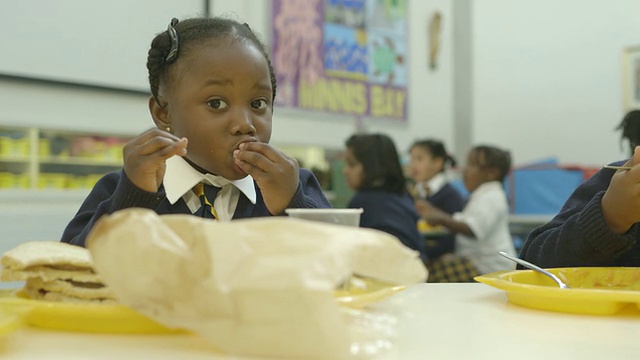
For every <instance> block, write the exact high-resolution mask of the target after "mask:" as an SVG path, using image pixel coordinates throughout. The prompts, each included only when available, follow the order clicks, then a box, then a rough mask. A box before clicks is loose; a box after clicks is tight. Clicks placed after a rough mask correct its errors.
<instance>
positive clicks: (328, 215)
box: [285, 208, 362, 226]
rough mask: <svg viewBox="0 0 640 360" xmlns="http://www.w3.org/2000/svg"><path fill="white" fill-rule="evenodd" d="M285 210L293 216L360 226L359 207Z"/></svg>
mask: <svg viewBox="0 0 640 360" xmlns="http://www.w3.org/2000/svg"><path fill="white" fill-rule="evenodd" d="M285 212H286V213H287V214H288V215H289V216H290V217H292V218H298V219H305V220H313V221H321V222H326V223H332V224H339V225H347V226H360V214H362V208H359V209H286V210H285Z"/></svg>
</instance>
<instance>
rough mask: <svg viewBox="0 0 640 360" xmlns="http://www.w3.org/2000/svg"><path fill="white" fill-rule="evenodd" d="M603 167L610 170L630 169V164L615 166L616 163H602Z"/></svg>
mask: <svg viewBox="0 0 640 360" xmlns="http://www.w3.org/2000/svg"><path fill="white" fill-rule="evenodd" d="M602 168H603V169H611V170H625V171H626V170H631V169H632V166H616V165H604V166H603V167H602Z"/></svg>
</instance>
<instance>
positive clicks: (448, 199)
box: [425, 183, 467, 260]
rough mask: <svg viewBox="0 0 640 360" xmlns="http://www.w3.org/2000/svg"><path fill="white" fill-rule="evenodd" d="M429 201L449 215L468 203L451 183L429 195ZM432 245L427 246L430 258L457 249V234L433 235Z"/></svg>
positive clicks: (460, 209) (459, 210)
mask: <svg viewBox="0 0 640 360" xmlns="http://www.w3.org/2000/svg"><path fill="white" fill-rule="evenodd" d="M427 201H429V203H430V204H431V205H433V206H435V207H437V208H438V209H440V210H442V211H444V212H446V213H447V214H449V215H453V214H454V213H457V212H461V211H462V209H464V205H465V204H466V202H467V201H466V199H465V198H464V197H463V196H462V195H461V194H460V192H459V191H458V190H456V188H454V187H453V186H452V185H451V184H449V183H447V184H445V185H444V186H443V187H442V188H440V190H438V192H436V193H435V194H431V195H430V196H428V197H427ZM430 240H435V241H431V242H430V246H427V247H425V250H426V252H427V256H428V257H429V259H432V260H433V259H436V258H438V257H440V256H442V255H444V254H447V253H452V252H454V250H455V241H456V237H455V234H453V233H451V234H444V235H437V236H431V237H430Z"/></svg>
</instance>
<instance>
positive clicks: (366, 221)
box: [347, 190, 426, 260]
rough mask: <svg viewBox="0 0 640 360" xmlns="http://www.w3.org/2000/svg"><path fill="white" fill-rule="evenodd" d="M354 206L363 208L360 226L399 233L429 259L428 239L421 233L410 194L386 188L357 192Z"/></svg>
mask: <svg viewBox="0 0 640 360" xmlns="http://www.w3.org/2000/svg"><path fill="white" fill-rule="evenodd" d="M347 207H350V208H362V209H363V213H362V216H361V217H360V226H361V227H365V228H372V229H378V230H382V231H384V232H387V233H389V234H391V235H395V236H396V237H397V238H398V239H400V241H401V242H402V243H403V244H404V245H406V246H407V247H409V248H411V249H413V250H417V251H419V252H420V257H421V258H422V259H423V260H426V254H425V250H424V240H423V238H422V235H420V233H419V232H418V225H417V223H418V218H419V215H418V212H417V211H416V208H415V206H414V205H413V199H412V198H411V196H409V194H408V193H404V194H396V193H392V192H388V191H384V190H366V191H359V192H357V193H356V194H355V195H354V196H353V198H351V201H349V205H348V206H347Z"/></svg>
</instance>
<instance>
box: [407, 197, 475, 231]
mask: <svg viewBox="0 0 640 360" xmlns="http://www.w3.org/2000/svg"><path fill="white" fill-rule="evenodd" d="M415 205H416V210H418V214H420V217H421V218H423V219H424V220H426V221H427V222H428V223H429V224H430V225H441V226H444V227H446V228H447V229H449V230H451V231H452V232H454V233H459V234H463V235H465V236H469V237H475V234H474V233H473V230H472V229H471V228H470V227H469V225H467V223H465V222H463V221H458V220H456V219H454V218H453V217H452V216H451V215H449V214H448V213H446V212H444V211H442V210H440V209H438V208H436V207H435V206H433V205H431V204H430V203H429V202H428V201H426V200H416V202H415Z"/></svg>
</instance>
